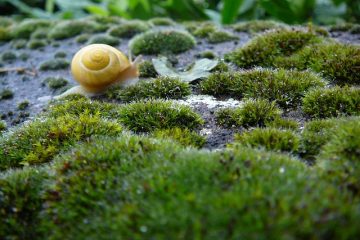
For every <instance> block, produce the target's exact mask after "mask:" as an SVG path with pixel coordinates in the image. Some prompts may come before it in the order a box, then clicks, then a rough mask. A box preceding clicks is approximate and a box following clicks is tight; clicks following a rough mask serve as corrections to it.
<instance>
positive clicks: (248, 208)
mask: <svg viewBox="0 0 360 240" xmlns="http://www.w3.org/2000/svg"><path fill="white" fill-rule="evenodd" d="M169 149H171V151H169ZM99 153H100V154H99ZM61 160H62V161H61V164H58V165H57V171H56V178H57V179H61V181H57V182H56V184H55V186H53V189H54V190H53V191H55V192H56V195H55V197H52V196H49V197H48V199H46V204H44V205H45V206H47V207H46V209H45V212H44V214H43V215H42V217H43V218H42V223H41V225H40V226H41V228H42V229H44V230H45V233H46V234H47V235H45V238H54V239H58V238H75V239H83V238H87V237H89V236H91V237H93V238H111V237H112V236H122V237H123V238H126V239H134V238H139V239H151V238H160V239H174V238H177V237H178V236H186V237H187V238H189V239H193V238H195V237H196V236H199V235H201V236H202V237H203V238H205V239H207V238H216V239H223V238H234V239H238V238H242V237H244V238H247V239H248V238H259V239H263V238H274V239H275V238H286V237H287V236H289V235H290V236H295V235H296V236H301V237H312V238H325V237H326V236H328V234H331V235H332V236H334V237H341V236H344V235H343V234H346V236H348V237H349V238H351V237H353V236H356V235H357V234H358V233H359V229H358V228H357V227H356V223H357V221H358V220H359V215H358V214H357V211H356V209H357V207H358V206H357V204H358V201H357V200H355V202H353V201H354V200H353V199H351V198H349V195H348V194H346V193H343V192H341V191H340V190H339V189H338V188H336V187H335V186H333V185H332V184H331V183H329V182H326V181H324V180H322V179H321V178H319V177H317V176H316V171H312V170H311V169H310V168H308V167H307V166H306V165H305V164H303V163H301V162H299V161H296V160H295V159H292V158H290V157H288V156H285V155H281V154H276V153H268V152H264V151H256V150H253V149H249V148H243V147H240V148H237V149H235V150H233V151H228V152H224V153H220V152H218V153H209V152H206V151H195V150H183V149H181V148H180V147H179V146H178V145H176V144H173V143H171V142H166V141H155V140H154V139H148V138H143V137H134V136H132V137H129V136H122V137H119V138H117V139H109V138H105V139H99V140H98V141H96V142H94V143H93V144H87V145H85V146H82V147H78V148H77V149H76V150H74V151H73V152H72V153H69V154H67V155H64V156H62V158H61ZM309 189H316V191H309ZM295 190H296V191H295ZM53 195H54V194H53ZM327 200H329V201H327ZM304 205H305V206H306V207H304ZM294 213H296V214H294ZM324 216H336V217H335V218H332V217H329V218H326V220H324ZM84 219H86V220H84ZM134 219H136V220H134ZM284 219H286V224H284ZM270 223H271V224H270ZM339 224H340V225H339ZM229 226H232V231H230V232H229V230H228V229H229ZM334 226H336V227H334ZM165 229H166V231H164V230H165Z"/></svg>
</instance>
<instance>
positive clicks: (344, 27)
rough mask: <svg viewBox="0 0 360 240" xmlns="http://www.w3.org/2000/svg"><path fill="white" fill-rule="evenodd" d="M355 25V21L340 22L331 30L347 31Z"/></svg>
mask: <svg viewBox="0 0 360 240" xmlns="http://www.w3.org/2000/svg"><path fill="white" fill-rule="evenodd" d="M353 26H354V24H353V23H339V24H336V25H332V26H330V28H329V31H330V32H347V31H349V30H350V29H351V28H352V27H353Z"/></svg>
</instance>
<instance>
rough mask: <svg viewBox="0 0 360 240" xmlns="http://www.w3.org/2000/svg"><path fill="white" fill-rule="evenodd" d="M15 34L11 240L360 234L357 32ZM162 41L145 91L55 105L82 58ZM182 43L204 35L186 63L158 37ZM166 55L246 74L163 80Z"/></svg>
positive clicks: (24, 30) (0, 159) (59, 25)
mask: <svg viewBox="0 0 360 240" xmlns="http://www.w3.org/2000/svg"><path fill="white" fill-rule="evenodd" d="M125 23H126V24H125ZM122 24H123V25H122ZM133 24H138V25H139V26H137V27H138V28H137V29H136V31H135V32H134V31H130V30H129V26H134V25H133ZM29 26H31V28H30V27H29ZM121 26H123V27H121ZM144 26H145V27H144ZM1 28H3V30H4V29H6V31H7V32H8V33H11V34H7V35H6V36H5V38H1V39H4V40H5V41H3V42H2V43H1V44H0V50H1V52H2V54H1V61H0V62H1V65H2V68H5V69H12V68H14V67H16V68H19V67H20V68H26V69H22V70H20V71H13V70H11V71H7V72H6V73H1V74H0V88H1V91H0V113H1V114H0V117H1V120H0V239H3V238H4V239H48V238H50V239H64V238H66V239H84V238H89V237H90V238H94V239H114V236H122V237H123V238H124V239H239V238H241V239H242V238H244V239H265V238H271V239H289V238H303V239H325V238H329V237H333V238H336V239H355V238H357V237H358V236H359V235H360V232H359V227H358V223H359V221H360V212H359V207H358V206H359V204H360V194H359V192H360V185H359V184H360V180H359V179H360V171H359V170H360V167H359V166H360V165H359V154H360V139H359V136H360V133H359V130H360V126H359V122H360V119H359V116H358V115H359V114H360V102H359V101H360V94H359V81H360V76H359V71H358V69H359V59H360V58H359V50H358V49H359V47H358V45H356V44H358V43H360V38H359V34H358V33H356V31H355V30H354V29H353V30H351V31H350V30H349V29H347V30H345V31H344V30H342V29H341V28H335V27H334V28H324V29H328V30H329V32H330V33H329V37H327V32H326V31H325V30H324V29H320V28H318V27H314V26H310V25H309V26H308V27H305V28H304V27H295V28H290V27H289V26H286V25H284V24H278V23H275V22H267V21H266V22H261V21H260V22H249V23H241V24H236V25H232V26H226V27H222V26H218V25H215V24H212V23H208V22H205V23H197V22H185V23H183V24H180V23H175V22H174V21H171V20H169V19H162V18H157V19H153V20H150V21H141V20H139V21H125V20H123V19H119V18H107V17H93V18H87V19H84V20H76V21H68V20H67V21H60V22H53V21H47V22H43V21H37V20H25V21H24V22H22V23H19V22H15V21H14V22H11V24H9V25H4V26H1ZM69 28H70V29H69ZM66 29H69V30H68V31H66ZM174 29H175V30H174ZM114 30H117V32H115V31H114ZM127 30H129V32H127ZM147 30H149V31H150V32H149V33H145V34H149V35H150V38H151V41H152V42H151V44H152V46H151V49H150V50H151V51H150V50H149V51H147V50H146V51H143V50H144V49H140V48H141V47H142V46H141V47H139V46H137V48H138V49H140V50H141V51H140V50H138V51H137V52H135V55H137V53H140V52H141V53H142V54H143V55H144V56H143V58H144V60H145V61H144V62H143V63H142V65H141V68H140V72H141V81H140V82H138V83H137V84H136V85H134V86H131V87H128V88H126V89H111V90H110V91H108V92H107V93H106V94H104V95H103V96H98V97H95V98H93V99H86V98H84V97H82V96H78V95H72V96H69V97H67V98H65V99H62V100H59V101H51V103H50V105H49V101H50V100H51V97H53V96H55V95H58V94H60V93H61V92H62V91H63V90H64V89H65V88H67V87H71V86H73V85H75V84H76V83H75V82H74V80H73V79H72V77H71V75H70V72H69V62H70V61H71V58H72V56H73V55H74V53H75V52H76V51H78V49H79V48H80V47H82V46H84V45H86V44H88V43H90V42H92V41H102V42H104V41H105V42H107V43H108V44H111V45H114V46H115V47H118V48H120V49H121V50H122V51H123V52H124V53H126V54H128V53H129V47H128V46H129V42H130V41H132V40H131V37H135V38H137V39H138V38H139V36H144V35H140V34H142V32H144V31H147ZM178 30H179V31H182V32H183V31H185V30H187V31H189V33H190V34H193V37H190V38H187V37H186V42H185V45H186V48H184V46H182V47H183V48H178V46H177V45H176V44H174V43H178V41H180V40H181V39H180V40H179V38H176V39H174V38H171V36H170V38H168V39H162V38H160V37H161V36H164V35H163V34H160V35H161V36H160V35H159V36H160V37H158V35H157V34H158V31H161V32H162V33H167V34H168V35H172V33H173V31H178ZM112 31H113V32H112ZM154 32H155V33H156V34H155V35H156V36H155V37H154V34H153V33H154ZM224 32H226V33H229V34H230V35H229V36H230V37H229V36H227V37H226V36H225V35H223V34H222V33H224ZM115 33H116V34H115ZM189 33H187V34H189ZM1 34H2V31H1V30H0V36H2V35H1ZM45 34H46V35H45ZM111 35H112V37H109V36H111ZM149 35H145V36H147V37H148V36H149ZM165 35H166V34H165ZM181 36H183V35H181ZM186 36H189V35H186ZM224 36H225V37H224ZM2 37H3V36H2ZM334 38H336V40H340V42H335V39H334ZM159 39H160V40H159ZM189 39H192V40H194V39H195V41H192V40H190V41H188V40H189ZM254 39H255V40H254ZM225 40H226V41H225ZM223 41H224V42H223ZM254 42H255V43H256V42H258V43H259V42H260V43H261V44H254ZM168 43H170V44H172V45H171V46H164V45H166V44H168ZM159 45H161V46H159ZM236 49H237V50H236ZM163 50H164V51H163ZM234 50H236V51H234ZM182 51H183V52H182ZM150 52H151V54H149V53H150ZM180 52H181V53H180ZM158 53H159V54H161V55H165V56H167V57H168V58H169V59H170V61H171V62H172V64H173V65H174V66H175V68H177V69H179V70H181V69H185V68H186V66H189V65H190V64H192V63H193V62H194V61H195V60H196V59H198V58H202V57H206V58H213V59H221V60H222V59H224V58H225V56H227V57H226V59H227V60H231V61H232V62H224V61H221V65H220V66H218V67H217V68H216V69H214V70H213V73H212V75H211V76H210V77H209V78H207V79H202V80H201V81H196V82H195V83H192V84H189V83H184V82H181V81H180V80H179V79H176V78H175V79H171V78H164V77H159V76H158V75H157V73H156V72H155V70H154V68H153V66H152V63H151V59H152V58H154V57H158V56H159V55H158ZM229 53H230V54H229ZM329 53H331V54H329ZM243 56H246V58H243ZM242 67H243V68H248V69H247V70H244V69H242ZM261 67H262V68H261ZM280 67H281V68H280ZM65 85H66V86H65ZM202 94H209V95H202ZM25 120H27V121H26V122H25V123H23V122H24V121H25ZM234 136H235V137H234ZM197 148H199V149H197ZM214 148H216V149H217V151H211V150H208V149H214Z"/></svg>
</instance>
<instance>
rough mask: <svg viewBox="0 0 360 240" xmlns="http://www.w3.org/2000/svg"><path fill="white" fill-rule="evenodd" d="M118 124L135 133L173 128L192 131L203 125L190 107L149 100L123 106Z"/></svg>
mask: <svg viewBox="0 0 360 240" xmlns="http://www.w3.org/2000/svg"><path fill="white" fill-rule="evenodd" d="M119 113H120V119H119V120H120V122H121V123H123V124H124V125H125V126H126V127H128V128H129V129H130V130H133V131H135V132H150V131H153V130H156V129H168V128H173V127H179V128H188V129H190V130H193V129H195V128H197V127H199V126H200V125H201V124H203V122H204V121H203V120H202V119H201V117H200V115H198V114H197V113H195V112H194V111H193V110H192V109H191V108H190V107H188V106H185V105H181V104H176V103H173V102H171V101H160V100H150V101H141V102H135V103H130V104H128V105H124V106H123V107H122V108H121V109H120V111H119Z"/></svg>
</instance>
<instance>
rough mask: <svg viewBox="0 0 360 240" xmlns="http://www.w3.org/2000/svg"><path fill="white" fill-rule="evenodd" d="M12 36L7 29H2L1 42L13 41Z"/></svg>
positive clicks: (0, 31) (0, 32) (0, 30)
mask: <svg viewBox="0 0 360 240" xmlns="http://www.w3.org/2000/svg"><path fill="white" fill-rule="evenodd" d="M11 38H12V37H11V34H10V32H9V29H8V28H7V27H0V42H7V41H9V40H11Z"/></svg>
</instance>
